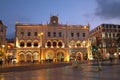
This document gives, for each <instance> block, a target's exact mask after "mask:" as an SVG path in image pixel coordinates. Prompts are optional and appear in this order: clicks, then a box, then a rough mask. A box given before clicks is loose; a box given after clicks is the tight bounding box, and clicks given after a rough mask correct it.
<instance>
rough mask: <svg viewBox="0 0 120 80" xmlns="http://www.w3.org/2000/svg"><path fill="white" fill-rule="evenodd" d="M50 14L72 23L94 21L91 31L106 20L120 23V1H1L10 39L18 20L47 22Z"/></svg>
mask: <svg viewBox="0 0 120 80" xmlns="http://www.w3.org/2000/svg"><path fill="white" fill-rule="evenodd" d="M50 15H58V16H59V22H60V23H62V24H66V23H68V24H71V25H86V24H88V23H89V24H90V27H91V28H90V30H91V29H93V28H95V27H97V26H98V25H100V24H102V23H110V24H111V23H112V24H120V0H0V20H2V22H3V24H4V25H6V26H7V38H13V37H14V33H15V22H16V20H18V21H19V23H30V24H40V23H41V22H42V23H44V24H46V23H47V22H49V19H50Z"/></svg>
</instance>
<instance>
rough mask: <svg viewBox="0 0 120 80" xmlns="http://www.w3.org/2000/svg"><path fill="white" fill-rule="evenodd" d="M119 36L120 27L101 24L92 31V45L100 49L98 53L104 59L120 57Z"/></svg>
mask: <svg viewBox="0 0 120 80" xmlns="http://www.w3.org/2000/svg"><path fill="white" fill-rule="evenodd" d="M118 34H120V25H115V24H101V25H99V26H98V27H96V28H95V29H93V30H91V31H90V36H89V38H90V40H91V45H92V46H96V47H97V48H98V52H99V53H100V54H101V56H102V57H103V58H109V57H110V56H113V57H114V58H118V57H120V45H118V36H117V35H118Z"/></svg>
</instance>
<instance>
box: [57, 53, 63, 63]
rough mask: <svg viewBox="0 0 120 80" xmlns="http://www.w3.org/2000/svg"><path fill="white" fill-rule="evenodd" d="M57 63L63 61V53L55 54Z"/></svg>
mask: <svg viewBox="0 0 120 80" xmlns="http://www.w3.org/2000/svg"><path fill="white" fill-rule="evenodd" d="M57 61H60V62H61V61H64V53H63V52H58V53H57Z"/></svg>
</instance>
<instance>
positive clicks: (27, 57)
mask: <svg viewBox="0 0 120 80" xmlns="http://www.w3.org/2000/svg"><path fill="white" fill-rule="evenodd" d="M26 61H27V62H32V53H31V52H27V54H26Z"/></svg>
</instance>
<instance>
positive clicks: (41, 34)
mask: <svg viewBox="0 0 120 80" xmlns="http://www.w3.org/2000/svg"><path fill="white" fill-rule="evenodd" d="M38 36H39V37H40V63H41V53H42V49H41V48H42V37H43V32H40V33H39V34H38Z"/></svg>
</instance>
